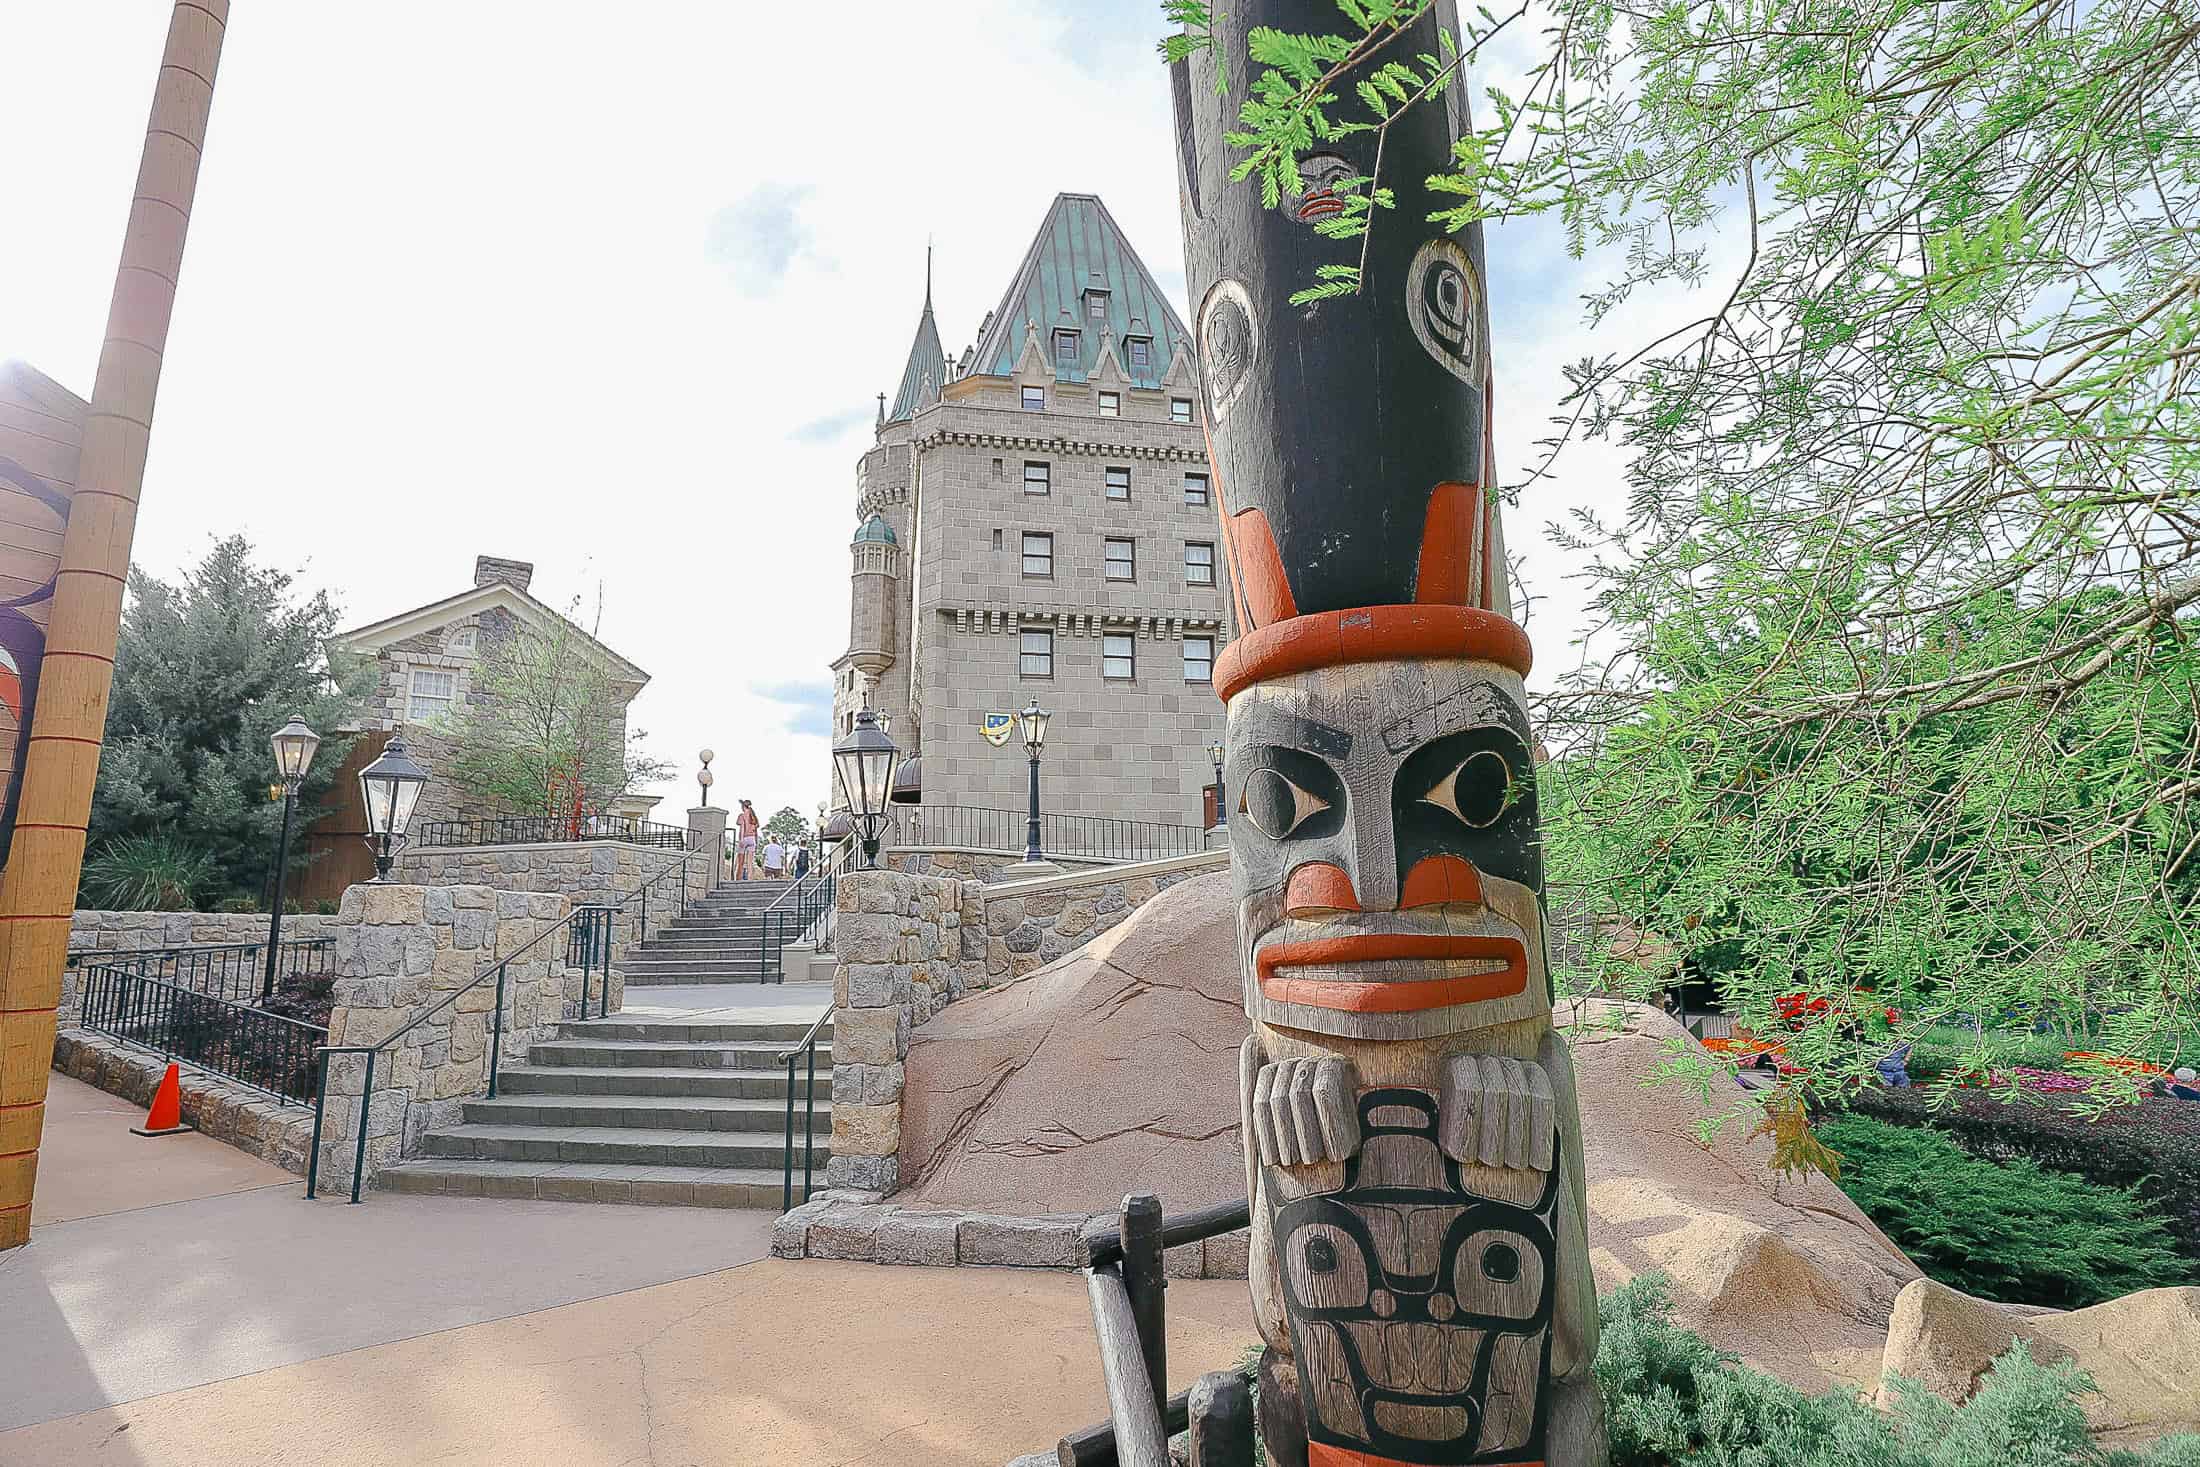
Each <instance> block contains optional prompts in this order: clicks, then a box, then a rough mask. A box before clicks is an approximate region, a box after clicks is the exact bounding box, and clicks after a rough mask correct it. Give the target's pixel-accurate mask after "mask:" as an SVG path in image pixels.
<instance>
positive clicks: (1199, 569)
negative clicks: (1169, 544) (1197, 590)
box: [1184, 540, 1215, 586]
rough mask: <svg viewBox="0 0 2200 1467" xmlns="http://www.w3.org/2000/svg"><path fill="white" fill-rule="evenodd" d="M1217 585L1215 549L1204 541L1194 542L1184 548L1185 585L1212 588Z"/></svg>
mask: <svg viewBox="0 0 2200 1467" xmlns="http://www.w3.org/2000/svg"><path fill="white" fill-rule="evenodd" d="M1214 583H1215V547H1214V546H1213V545H1211V544H1209V543H1208V542H1206V541H1203V540H1194V541H1192V542H1191V543H1190V544H1188V545H1186V546H1185V547H1184V584H1185V585H1187V586H1212V585H1213V584H1214Z"/></svg>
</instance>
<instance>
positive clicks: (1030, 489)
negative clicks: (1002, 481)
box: [1024, 461, 1054, 494]
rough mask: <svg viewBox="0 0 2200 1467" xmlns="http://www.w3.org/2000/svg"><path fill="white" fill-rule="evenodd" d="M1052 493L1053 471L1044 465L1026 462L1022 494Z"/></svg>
mask: <svg viewBox="0 0 2200 1467" xmlns="http://www.w3.org/2000/svg"><path fill="white" fill-rule="evenodd" d="M1053 492H1054V470H1053V469H1052V468H1050V467H1049V466H1048V465H1046V464H1041V463H1030V462H1028V461H1027V462H1026V463H1025V464H1024V493H1026V494H1052V493H1053Z"/></svg>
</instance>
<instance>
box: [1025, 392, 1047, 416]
mask: <svg viewBox="0 0 2200 1467" xmlns="http://www.w3.org/2000/svg"><path fill="white" fill-rule="evenodd" d="M1046 410H1047V390H1046V389H1045V388H1044V387H1026V388H1025V389H1024V411H1025V412H1027V413H1043V412H1045V411H1046Z"/></svg>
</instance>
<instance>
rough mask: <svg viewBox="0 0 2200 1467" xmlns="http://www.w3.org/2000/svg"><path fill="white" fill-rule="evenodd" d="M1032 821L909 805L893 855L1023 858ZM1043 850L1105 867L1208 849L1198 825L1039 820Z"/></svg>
mask: <svg viewBox="0 0 2200 1467" xmlns="http://www.w3.org/2000/svg"><path fill="white" fill-rule="evenodd" d="M1030 819H1031V817H1030V815H1029V813H1028V812H1026V811H1023V810H988V809H980V808H978V807H976V806H971V805H905V806H903V807H901V809H899V810H898V811H896V812H895V816H894V829H893V831H892V833H891V834H890V836H889V837H888V841H889V849H908V848H909V847H912V846H959V847H963V848H965V849H969V850H980V851H1000V852H1002V853H1004V854H1005V853H1010V852H1013V853H1015V854H1017V855H1021V854H1022V853H1023V850H1024V841H1025V836H1026V833H1027V831H1028V829H1029V824H1030ZM1039 844H1040V846H1041V847H1042V848H1043V849H1044V850H1045V852H1046V854H1047V855H1050V856H1081V857H1086V858H1090V859H1094V860H1104V861H1132V860H1159V859H1161V858H1163V857H1167V856H1194V855H1198V854H1199V853H1200V852H1201V851H1204V850H1206V849H1207V832H1206V831H1204V830H1202V829H1201V828H1200V827H1199V826H1196V825H1170V824H1167V823H1165V822H1163V821H1159V820H1122V819H1118V818H1117V817H1115V816H1112V815H1047V814H1041V815H1040V817H1039Z"/></svg>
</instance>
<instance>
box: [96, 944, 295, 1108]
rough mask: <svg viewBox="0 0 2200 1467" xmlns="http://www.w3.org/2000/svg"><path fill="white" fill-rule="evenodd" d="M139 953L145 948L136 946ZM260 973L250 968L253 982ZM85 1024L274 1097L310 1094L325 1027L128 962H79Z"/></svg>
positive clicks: (129, 1043) (110, 1035)
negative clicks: (141, 968)
mask: <svg viewBox="0 0 2200 1467" xmlns="http://www.w3.org/2000/svg"><path fill="white" fill-rule="evenodd" d="M139 956H141V957H144V956H149V955H146V954H140V955H139ZM257 981H258V979H257V976H256V975H255V976H254V982H255V983H256V982H257ZM77 982H78V994H79V996H80V998H81V1001H82V1014H81V1016H80V1017H79V1019H78V1021H77V1022H78V1023H79V1024H81V1025H82V1026H83V1027H84V1028H87V1029H91V1030H94V1031H96V1032H98V1033H101V1034H105V1035H107V1036H108V1037H109V1038H112V1039H119V1040H121V1041H122V1042H123V1043H125V1044H128V1045H132V1046H135V1047H136V1048H139V1049H144V1050H150V1051H151V1052H153V1053H155V1054H158V1055H159V1056H160V1057H161V1058H162V1059H168V1060H180V1061H182V1062H183V1063H185V1064H188V1065H191V1066H193V1067H195V1068H197V1069H202V1070H206V1071H208V1072H210V1073H212V1074H216V1075H220V1076H221V1077H222V1078H224V1079H226V1080H234V1081H235V1082H237V1083H238V1084H240V1085H246V1086H249V1087H251V1088H252V1089H254V1090H258V1091H261V1092H263V1093H265V1094H268V1095H272V1096H274V1097H275V1098H276V1099H278V1100H284V1101H292V1102H295V1103H297V1104H299V1105H304V1104H305V1103H306V1102H307V1101H309V1100H310V1099H312V1097H313V1093H314V1078H315V1070H316V1065H317V1056H318V1054H319V1052H320V1050H321V1048H322V1046H324V1045H325V1044H327V1042H328V1030H327V1029H326V1028H325V1027H323V1026H321V1025H319V1024H308V1023H304V1022H303V1021H301V1020H298V1019H289V1018H285V1017H283V1016H282V1015H281V1014H271V1013H268V1012H267V1011H266V1010H264V1009H257V1008H253V1007H252V1006H251V1005H249V1004H245V1003H238V1002H235V1001H233V1000H230V999H226V998H222V997H218V996H216V995H213V994H210V993H206V992H202V991H200V990H198V989H194V988H189V987H186V986H184V985H183V984H180V983H174V982H170V981H169V980H168V979H165V978H160V977H156V976H153V975H151V974H149V973H145V972H141V971H138V970H137V969H136V968H134V967H131V966H129V965H127V964H120V963H106V962H99V963H88V964H83V965H80V966H79V967H78V969H77Z"/></svg>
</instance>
